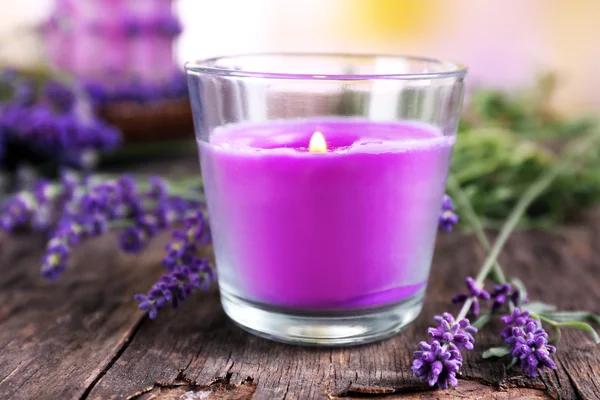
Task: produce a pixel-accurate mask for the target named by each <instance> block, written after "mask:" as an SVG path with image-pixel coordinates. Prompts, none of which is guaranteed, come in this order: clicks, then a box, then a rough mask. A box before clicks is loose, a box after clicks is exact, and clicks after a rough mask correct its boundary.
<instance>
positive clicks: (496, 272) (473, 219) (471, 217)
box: [448, 174, 506, 285]
mask: <svg viewBox="0 0 600 400" xmlns="http://www.w3.org/2000/svg"><path fill="white" fill-rule="evenodd" d="M448 189H449V191H450V195H451V196H452V198H453V199H454V200H455V201H456V203H457V205H458V209H459V210H460V213H461V216H463V217H464V218H466V220H467V221H468V222H469V224H470V225H471V228H473V233H474V234H475V237H476V238H477V240H478V241H479V243H480V244H481V247H483V249H484V250H485V251H488V252H489V251H490V248H491V245H490V242H489V241H488V238H487V236H486V234H485V231H484V230H483V224H482V223H481V221H480V220H479V218H478V217H477V213H476V212H475V210H474V209H473V206H472V205H471V202H470V201H469V198H468V197H467V195H466V194H465V192H464V191H463V190H462V189H461V188H460V185H459V184H458V181H457V180H456V178H455V177H454V175H452V174H450V176H449V177H448ZM492 275H493V278H494V281H495V282H496V283H497V284H500V285H501V284H503V283H505V282H506V278H505V276H504V273H503V272H502V267H501V266H500V264H499V263H498V261H495V262H494V266H493V269H492Z"/></svg>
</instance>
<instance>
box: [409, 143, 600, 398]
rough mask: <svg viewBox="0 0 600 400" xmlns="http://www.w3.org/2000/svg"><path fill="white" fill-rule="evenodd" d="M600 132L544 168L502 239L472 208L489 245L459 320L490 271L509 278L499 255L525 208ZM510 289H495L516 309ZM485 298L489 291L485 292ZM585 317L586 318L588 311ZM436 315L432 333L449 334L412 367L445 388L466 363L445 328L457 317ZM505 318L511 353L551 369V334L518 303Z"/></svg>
mask: <svg viewBox="0 0 600 400" xmlns="http://www.w3.org/2000/svg"><path fill="white" fill-rule="evenodd" d="M599 136H600V134H593V135H588V136H586V137H584V138H583V140H581V141H577V142H576V143H575V144H574V145H573V146H569V147H568V149H567V150H566V153H565V155H566V156H565V157H564V158H563V160H561V161H560V162H558V163H557V164H556V165H555V166H554V167H553V168H551V169H549V170H548V171H546V173H544V174H543V175H542V176H540V177H539V178H538V179H537V180H536V181H535V182H534V183H533V184H532V185H530V186H529V187H528V189H527V190H526V191H525V192H524V193H523V195H522V196H521V198H520V199H519V201H518V202H517V204H516V206H515V207H514V209H513V210H512V212H511V214H510V216H509V218H508V219H507V221H506V222H505V223H504V225H503V226H502V229H501V230H500V233H499V235H498V238H497V240H496V242H495V243H494V246H493V247H492V248H491V249H490V246H489V243H488V241H487V237H486V236H485V233H484V232H483V229H482V227H481V224H480V223H479V221H478V219H477V216H476V215H475V213H474V212H471V213H469V214H470V215H469V216H468V218H469V219H470V220H471V221H472V226H473V228H474V229H475V233H476V236H477V238H478V239H479V241H480V242H481V244H482V246H483V247H484V248H485V249H486V250H487V249H489V254H488V256H487V258H486V260H485V262H484V264H483V266H482V267H481V269H480V271H479V273H478V275H477V277H476V279H468V280H467V285H468V289H469V293H470V295H468V296H466V298H464V302H463V305H462V307H461V310H460V312H459V313H458V316H457V318H456V319H457V320H459V321H461V320H462V319H463V318H464V317H465V316H466V315H467V314H468V313H469V311H470V310H471V307H472V305H473V303H474V302H475V301H478V300H479V299H481V297H480V296H481V295H482V291H483V290H484V289H483V286H482V285H483V282H484V281H485V280H486V279H487V278H488V277H489V276H490V275H491V276H492V277H493V278H494V279H495V280H496V282H497V283H498V284H499V285H504V284H505V283H506V279H505V278H504V274H503V273H502V269H501V268H500V265H499V264H498V263H497V259H498V255H499V254H500V251H501V250H502V248H503V246H504V245H505V243H506V241H507V240H508V238H509V236H510V234H511V233H512V231H513V230H514V229H515V227H516V225H517V223H518V221H519V219H520V218H521V217H522V215H523V214H524V212H525V211H526V209H527V207H528V206H529V205H530V204H531V203H532V202H533V201H534V200H535V199H536V198H537V197H538V196H539V195H540V194H541V193H542V192H543V191H544V190H545V189H546V188H547V187H548V186H549V185H550V184H551V183H552V181H553V180H554V179H555V178H556V176H557V175H558V174H559V173H560V172H561V171H562V170H563V169H564V168H566V167H567V166H568V165H569V164H570V163H571V162H572V159H573V158H576V157H577V156H578V155H580V154H582V153H583V152H584V151H585V149H586V148H589V146H590V144H591V143H593V142H595V141H596V140H597V139H598V137H599ZM449 184H450V186H451V187H452V186H454V189H456V191H457V192H458V193H459V194H460V196H459V200H460V201H461V203H463V204H466V209H467V210H470V211H472V207H471V206H470V204H469V202H468V199H467V198H466V196H464V194H462V192H461V191H460V188H459V187H458V185H457V184H456V181H455V180H454V179H453V178H452V177H451V178H450V179H449ZM507 289H509V288H508V286H499V287H498V288H496V290H495V291H494V294H495V303H497V304H500V303H502V302H507V301H508V304H509V305H510V307H511V308H513V307H514V303H513V299H512V296H511V299H510V300H508V299H507V298H506V292H507ZM484 297H487V296H485V295H484ZM519 297H521V296H519ZM523 297H524V296H523ZM461 300H462V299H461ZM585 317H586V318H587V315H586V316H585ZM486 318H489V314H487V315H486ZM542 319H543V320H544V321H545V322H549V323H551V324H552V325H553V326H555V327H557V328H558V327H560V326H564V325H563V324H565V323H558V322H556V321H554V320H551V319H550V318H547V317H543V318H542ZM438 320H439V321H446V324H447V326H445V325H444V326H443V327H438V328H430V329H429V332H431V334H432V336H433V335H435V336H434V337H442V338H443V337H444V335H445V334H446V333H449V334H448V335H446V340H449V341H448V342H447V343H446V344H443V345H442V344H441V343H440V342H439V341H437V340H435V339H434V340H432V342H431V343H429V344H428V343H424V342H422V343H421V349H422V350H419V351H417V352H415V358H416V359H415V360H414V362H413V367H412V370H413V373H414V374H415V375H416V376H417V377H419V379H421V380H426V381H427V383H428V384H429V385H430V386H435V385H436V384H437V385H438V386H439V387H441V388H443V389H444V388H446V387H448V385H452V386H456V384H457V380H456V374H457V373H459V371H460V367H461V366H462V356H460V351H459V349H458V347H457V346H456V344H454V342H453V339H451V337H452V338H453V337H454V336H451V335H453V333H452V331H451V332H447V329H451V326H452V325H451V324H450V322H448V321H449V320H451V321H453V319H451V316H448V317H446V318H444V317H441V319H439V318H438ZM505 323H506V324H507V326H506V328H505V330H503V337H504V338H505V340H506V341H507V343H508V344H509V345H512V349H510V350H507V352H508V353H511V354H512V355H513V356H514V357H517V358H518V359H520V360H521V367H522V369H523V370H524V371H525V373H526V374H528V375H530V376H535V374H537V370H538V369H539V368H550V369H552V368H554V367H555V364H554V362H553V361H552V359H551V358H550V356H551V355H552V354H554V353H555V352H556V348H555V347H553V346H550V345H549V344H548V335H547V334H546V332H545V331H544V330H543V328H542V327H541V325H540V324H539V323H538V322H537V321H536V320H529V314H527V313H524V312H522V311H521V310H520V309H518V308H515V309H514V310H513V314H512V316H510V317H508V318H505ZM567 323H568V324H569V325H568V326H573V327H579V328H580V329H585V330H588V331H589V332H590V333H592V335H593V336H594V338H595V339H596V340H597V342H600V337H599V336H598V335H597V334H596V333H595V331H594V330H593V329H592V328H591V327H589V325H587V324H585V323H583V322H580V321H570V322H567ZM478 325H479V324H478ZM455 329H456V328H455ZM473 342H474V339H473V341H471V340H468V343H469V344H470V345H473ZM465 348H466V346H465ZM490 350H496V349H490ZM451 351H454V352H455V353H454V354H450V352H451ZM456 352H458V354H456ZM488 352H489V351H488ZM488 352H486V353H488ZM507 352H504V351H502V349H501V351H499V352H497V354H498V355H504V354H507ZM492 353H494V351H492ZM484 356H485V354H484ZM448 361H454V362H448Z"/></svg>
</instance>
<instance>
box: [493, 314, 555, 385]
mask: <svg viewBox="0 0 600 400" xmlns="http://www.w3.org/2000/svg"><path fill="white" fill-rule="evenodd" d="M502 322H504V324H505V325H506V327H505V328H504V330H503V331H502V333H501V335H502V337H503V338H504V340H505V341H506V343H508V344H509V345H511V346H512V348H511V352H510V354H511V355H512V356H513V357H516V358H517V359H519V360H520V362H521V368H522V369H523V371H525V373H526V374H527V375H529V376H530V377H535V376H537V372H538V369H544V368H548V369H554V368H556V364H555V363H554V361H553V360H552V359H551V358H550V356H551V355H552V354H554V353H556V347H554V346H551V345H549V344H548V334H547V333H546V331H545V330H544V329H543V328H542V326H541V324H540V323H539V322H538V321H536V320H534V319H533V318H531V317H530V316H529V313H528V312H527V311H524V312H521V310H519V309H518V308H516V309H515V310H514V311H513V313H512V315H507V316H505V317H503V318H502Z"/></svg>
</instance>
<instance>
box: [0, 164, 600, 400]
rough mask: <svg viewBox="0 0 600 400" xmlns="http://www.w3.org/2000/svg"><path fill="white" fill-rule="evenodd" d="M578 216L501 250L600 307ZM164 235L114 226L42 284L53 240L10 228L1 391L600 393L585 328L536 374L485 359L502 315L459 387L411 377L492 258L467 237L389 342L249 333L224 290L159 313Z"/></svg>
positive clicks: (443, 256)
mask: <svg viewBox="0 0 600 400" xmlns="http://www.w3.org/2000/svg"><path fill="white" fill-rule="evenodd" d="M168 165H169V166H170V168H169V169H170V171H171V172H172V173H179V172H181V169H180V166H178V164H174V165H172V164H168ZM190 165H192V166H195V165H196V162H195V161H193V162H192V163H191V164H190V163H188V164H187V167H186V168H188V167H189V166H190ZM155 168H156V169H157V170H163V169H164V168H163V166H155ZM184 169H185V168H184ZM582 221H584V222H582V223H580V224H576V225H574V226H572V227H567V228H566V230H565V231H564V232H562V233H561V234H550V233H544V232H519V233H517V234H515V235H514V236H513V237H512V238H511V240H510V241H509V244H508V248H507V249H506V251H505V252H504V253H503V255H502V258H501V260H502V262H503V264H504V265H505V266H506V268H507V269H508V271H509V273H510V274H514V275H515V276H518V277H520V278H521V279H522V280H524V281H525V282H527V284H528V287H529V290H530V297H531V298H532V299H537V300H543V301H547V302H555V303H557V304H558V305H560V306H561V308H563V309H567V310H572V309H588V310H591V311H595V312H599V311H600V303H599V300H600V285H599V284H600V210H597V211H592V212H589V213H588V214H586V215H585V218H582ZM165 240H166V236H165V237H162V238H159V239H157V240H156V241H155V242H154V243H152V245H151V246H150V248H149V249H147V250H146V251H145V252H143V253H142V254H141V255H139V256H136V257H134V256H128V255H123V254H121V253H119V252H118V251H116V250H115V241H116V237H115V236H110V235H109V236H107V237H103V238H99V239H97V240H94V241H92V242H89V243H87V244H85V245H83V246H82V247H81V248H80V249H78V250H77V251H76V252H75V254H74V257H73V259H72V262H71V265H72V268H70V269H69V270H68V271H67V272H66V273H65V274H64V275H63V276H62V278H61V279H59V280H58V281H57V282H45V281H42V280H41V279H40V277H39V266H40V257H41V255H42V253H43V248H44V240H43V237H41V236H40V235H34V234H21V235H18V236H12V237H9V236H7V235H2V236H0V399H34V398H35V399H72V398H73V399H77V398H80V399H112V398H128V399H158V398H160V399H207V398H208V399H250V398H253V399H313V398H314V399H326V398H338V397H341V398H379V397H382V398H386V399H395V398H410V399H426V398H436V399H452V398H468V399H472V398H489V399H515V398H528V399H532V398H562V399H577V398H581V399H595V398H600V347H597V346H595V345H594V343H593V342H592V341H591V340H590V339H589V337H588V336H586V334H584V333H582V332H580V331H568V332H566V334H564V335H563V339H562V341H561V342H560V344H559V350H558V354H557V356H556V364H557V368H556V370H555V371H552V372H545V373H542V374H541V376H540V377H538V378H535V379H527V378H524V377H523V375H522V374H521V373H520V371H519V369H518V368H513V369H511V370H507V368H506V365H505V363H504V362H503V361H499V360H483V359H482V358H481V349H482V348H484V347H489V346H490V345H498V344H500V343H501V339H500V338H499V337H498V336H497V335H496V334H494V333H493V332H494V331H496V332H497V331H498V330H499V328H500V327H499V326H498V325H495V326H492V327H486V328H485V330H484V332H483V333H482V334H479V335H477V338H476V339H477V347H476V350H475V351H473V352H469V353H467V354H466V357H465V364H464V367H463V369H462V375H461V376H460V383H459V387H458V388H457V389H451V390H448V391H445V392H442V391H439V390H438V391H432V390H431V389H430V388H428V387H427V386H425V385H423V383H421V382H419V381H418V380H416V379H415V378H414V377H413V375H412V373H411V372H410V364H411V361H412V353H413V351H414V350H415V349H416V348H417V345H418V343H419V341H420V340H423V339H425V338H426V330H427V327H428V326H429V325H430V323H431V321H432V317H433V315H435V314H439V313H441V312H443V311H446V310H452V311H454V310H456V309H455V308H453V306H451V305H449V298H450V296H451V295H452V293H454V292H455V291H458V290H460V289H462V286H463V279H464V277H465V276H466V275H469V274H475V272H476V270H477V268H478V267H479V265H480V263H481V261H482V258H483V253H482V252H481V250H480V249H479V247H478V246H477V244H476V243H475V241H474V240H473V239H472V238H471V237H469V236H467V235H464V234H461V233H450V234H441V235H440V237H439V239H438V245H437V249H436V253H435V259H434V263H433V270H432V275H431V280H430V285H429V288H428V291H427V297H426V304H425V308H424V310H423V313H422V314H421V316H420V317H419V318H418V319H417V321H416V322H415V323H413V324H412V325H411V326H409V327H408V328H406V329H405V330H404V331H403V332H402V333H401V334H399V335H397V336H395V337H394V338H391V339H388V340H386V341H383V342H380V343H376V344H372V345H366V346H361V347H352V348H335V349H331V348H305V347H296V346H289V345H283V344H277V343H273V342H270V341H266V340H263V339H260V338H257V337H254V336H252V335H249V334H247V333H245V332H244V331H242V330H241V329H239V328H238V327H236V326H235V325H234V324H233V323H232V322H231V321H230V320H229V319H228V318H227V317H226V316H225V314H224V313H223V310H222V309H221V307H220V305H219V299H218V294H217V291H216V290H212V291H210V292H209V293H204V294H198V295H196V296H194V297H193V298H192V299H190V300H189V301H187V302H186V303H185V304H183V305H182V307H181V308H180V309H178V310H175V311H174V310H167V311H164V312H161V313H160V315H159V317H158V319H157V320H156V321H151V320H149V319H148V318H147V317H145V316H144V315H143V314H142V313H141V312H140V311H138V310H137V307H136V303H135V302H134V301H133V299H132V296H133V294H135V293H138V292H145V291H146V290H147V289H148V288H149V287H150V285H151V284H152V283H153V282H154V281H155V280H156V279H157V278H158V277H159V275H160V274H161V266H160V259H161V257H162V246H163V244H164V242H165Z"/></svg>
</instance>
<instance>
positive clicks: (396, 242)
mask: <svg viewBox="0 0 600 400" xmlns="http://www.w3.org/2000/svg"><path fill="white" fill-rule="evenodd" d="M317 131H318V132H321V133H322V134H323V136H324V137H325V140H326V142H327V152H326V153H312V152H309V150H308V146H309V141H310V138H311V136H312V135H313V133H314V132H317ZM453 143H454V137H451V136H443V135H442V134H441V133H440V132H439V130H437V129H436V128H434V127H431V126H428V125H424V124H419V123H415V122H394V123H378V122H370V121H366V120H360V119H350V118H339V119H321V120H318V119H315V120H289V121H281V122H271V123H265V124H263V125H243V124H239V125H231V126H228V127H223V128H218V129H217V130H215V131H214V132H212V134H211V135H210V140H209V142H205V141H199V148H200V160H201V167H202V174H203V177H204V185H205V189H206V198H207V202H208V212H209V218H210V225H211V229H212V235H213V243H214V247H215V255H216V261H217V271H218V274H219V284H220V287H221V290H222V291H226V292H227V293H228V294H230V295H235V296H238V297H240V298H242V299H244V300H246V301H251V302H257V303H262V304H266V305H270V306H277V307H287V308H294V309H307V310H314V309H317V310H326V309H332V310H334V309H354V308H363V307H370V306H378V305H384V304H389V303H396V302H399V301H402V300H405V299H407V298H408V297H410V296H412V295H414V294H416V293H418V292H419V291H421V290H423V289H424V288H425V285H426V282H427V279H428V276H429V268H430V264H431V258H432V254H433V248H434V242H435V236H436V232H437V223H438V216H439V212H440V207H441V202H442V196H443V193H444V186H445V180H446V175H447V172H448V165H449V162H450V156H451V151H452V145H453Z"/></svg>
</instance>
